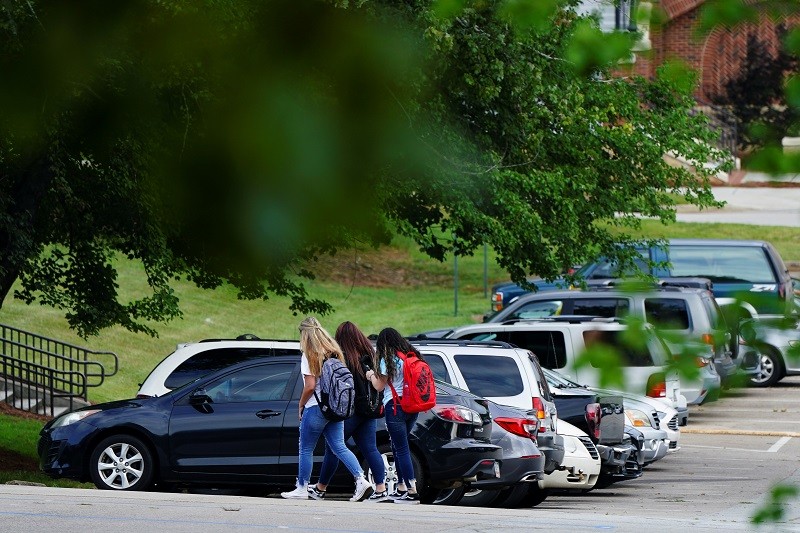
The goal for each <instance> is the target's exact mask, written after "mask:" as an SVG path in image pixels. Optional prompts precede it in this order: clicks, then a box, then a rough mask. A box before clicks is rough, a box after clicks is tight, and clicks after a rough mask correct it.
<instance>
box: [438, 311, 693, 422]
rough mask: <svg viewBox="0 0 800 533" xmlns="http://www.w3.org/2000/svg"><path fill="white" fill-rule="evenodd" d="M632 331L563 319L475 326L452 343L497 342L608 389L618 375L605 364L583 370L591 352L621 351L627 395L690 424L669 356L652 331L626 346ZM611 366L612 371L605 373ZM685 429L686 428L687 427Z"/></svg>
mask: <svg viewBox="0 0 800 533" xmlns="http://www.w3.org/2000/svg"><path fill="white" fill-rule="evenodd" d="M626 328H627V326H626V325H625V324H623V323H621V322H620V321H618V320H616V319H598V318H591V317H577V316H560V317H549V318H543V319H536V320H530V321H520V322H516V323H514V324H492V323H487V324H475V325H471V326H464V327H461V328H457V329H455V330H453V331H452V332H450V334H449V335H448V336H447V338H450V339H470V340H496V341H503V342H508V343H510V344H512V345H515V346H519V347H520V348H524V349H527V350H530V351H531V352H533V353H534V354H536V356H537V357H538V358H539V362H540V363H541V365H542V366H543V367H544V368H549V369H551V370H558V371H560V372H563V373H565V374H567V375H569V376H570V377H572V378H573V379H574V380H575V381H577V382H579V383H582V384H586V385H590V386H595V387H598V386H602V385H603V384H602V383H601V373H602V372H603V371H605V370H609V371H614V370H615V369H614V368H611V367H612V366H613V365H612V364H608V365H604V364H603V363H595V362H594V361H593V362H592V363H591V364H584V365H577V366H576V361H578V360H579V358H580V356H581V355H582V354H583V353H584V352H585V351H586V349H587V347H589V346H593V345H595V344H602V345H604V346H609V347H611V348H612V349H615V350H616V351H617V353H618V355H619V356H620V358H621V359H620V362H621V365H622V366H621V370H622V374H623V375H622V379H623V383H624V385H625V389H626V390H629V391H630V392H634V393H637V394H644V395H647V396H650V397H653V398H658V399H660V400H662V401H664V402H665V403H666V404H667V405H669V406H670V407H672V408H673V409H675V410H677V411H678V413H679V414H680V416H681V418H684V420H688V417H689V414H688V409H687V407H686V398H685V397H683V396H682V395H681V391H680V381H679V379H678V376H677V375H676V374H675V373H674V372H672V371H666V370H665V365H666V364H667V363H668V358H669V350H668V348H667V347H666V345H665V344H664V342H663V341H662V340H661V339H660V338H659V337H658V336H657V335H656V334H655V332H654V331H653V330H652V328H650V327H648V326H646V327H645V329H644V330H643V333H644V337H645V338H644V339H643V340H644V342H643V343H642V344H641V346H639V347H637V348H632V347H630V346H629V345H628V344H627V343H625V342H623V337H624V334H625V331H626ZM604 366H608V367H609V369H605V368H603V367H604ZM681 425H683V424H681Z"/></svg>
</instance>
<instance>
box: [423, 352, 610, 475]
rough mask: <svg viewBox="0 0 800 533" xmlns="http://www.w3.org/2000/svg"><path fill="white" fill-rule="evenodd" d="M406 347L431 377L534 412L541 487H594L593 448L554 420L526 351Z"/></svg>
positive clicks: (542, 379)
mask: <svg viewBox="0 0 800 533" xmlns="http://www.w3.org/2000/svg"><path fill="white" fill-rule="evenodd" d="M411 343H412V344H413V345H414V346H415V347H416V348H417V349H418V350H419V351H420V352H421V353H422V355H423V356H424V357H425V361H426V362H427V363H428V364H429V365H430V367H431V370H432V371H433V374H434V376H435V377H436V378H437V379H439V380H442V381H446V382H448V383H451V384H453V385H455V386H457V387H460V388H463V389H466V390H468V391H470V392H472V393H473V394H477V395H478V396H482V397H484V398H486V399H488V400H492V401H494V402H496V403H499V404H504V405H513V406H515V407H521V408H523V409H529V410H530V409H532V410H534V411H535V412H536V413H537V417H538V418H539V419H540V420H541V421H542V424H541V426H540V428H541V429H540V434H539V438H538V439H537V445H538V447H539V450H540V451H542V453H544V454H545V457H546V458H547V462H546V465H545V474H546V475H545V479H544V481H542V482H540V484H541V486H542V488H572V489H591V488H592V487H594V485H595V483H596V482H597V479H598V477H599V475H600V469H601V464H600V456H599V454H598V452H597V449H596V448H595V446H594V444H593V443H592V440H591V439H590V438H589V436H588V435H587V434H586V433H585V432H584V431H582V430H581V429H579V428H577V427H575V426H573V425H572V424H568V423H567V422H565V421H563V420H558V419H557V411H556V407H555V403H554V402H553V397H552V395H551V393H550V389H549V387H548V385H547V380H546V379H545V377H544V374H543V373H542V369H541V367H540V366H539V364H538V362H537V361H536V358H535V357H531V354H530V352H529V351H528V350H525V349H520V348H516V347H512V346H510V345H509V344H507V343H504V342H472V341H460V342H454V341H448V340H444V339H425V340H422V339H420V340H412V341H411ZM542 430H544V431H542ZM555 460H558V461H559V462H560V466H558V465H557V464H554V462H555ZM554 468H556V469H555V470H554Z"/></svg>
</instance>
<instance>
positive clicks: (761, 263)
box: [492, 239, 793, 315]
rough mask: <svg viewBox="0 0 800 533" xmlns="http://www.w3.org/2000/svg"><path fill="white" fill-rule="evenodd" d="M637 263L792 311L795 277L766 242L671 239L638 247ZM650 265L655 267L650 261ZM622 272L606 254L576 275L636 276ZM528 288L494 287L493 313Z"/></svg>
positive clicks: (761, 307) (761, 308) (769, 309)
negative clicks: (660, 243) (666, 242)
mask: <svg viewBox="0 0 800 533" xmlns="http://www.w3.org/2000/svg"><path fill="white" fill-rule="evenodd" d="M639 252H640V253H641V258H640V259H637V260H636V261H635V263H636V267H637V268H638V269H639V270H640V271H642V272H648V273H650V274H651V275H653V276H654V277H656V278H662V279H663V278H707V279H708V280H710V281H711V283H712V291H713V293H714V296H715V297H716V298H736V299H739V300H743V301H746V302H749V303H750V304H752V305H753V306H754V307H755V308H756V310H757V311H758V312H759V313H760V314H765V315H784V314H786V313H789V312H791V310H792V302H793V290H792V279H791V277H790V276H789V271H788V269H787V268H786V265H785V264H784V262H783V259H782V258H781V256H780V254H779V253H778V251H777V250H776V249H775V248H774V247H773V246H772V245H771V244H770V243H768V242H765V241H745V240H725V239H671V240H669V241H668V244H667V245H666V246H653V247H650V248H641V249H640V250H639ZM648 260H649V262H650V263H651V264H653V265H656V266H650V264H649V263H648ZM634 273H635V272H630V271H628V272H620V270H619V268H618V267H617V265H616V264H615V263H614V262H612V261H609V260H608V259H606V258H601V259H599V260H598V261H595V262H593V263H588V264H586V265H584V266H583V267H581V269H580V270H578V272H577V275H578V276H579V277H580V278H582V279H585V280H586V281H587V283H588V284H589V285H591V284H593V283H601V282H603V281H604V280H612V279H618V278H624V277H629V276H632V275H633V274H634ZM530 283H532V284H533V285H534V286H536V288H537V290H539V291H545V290H555V289H564V288H570V287H569V284H568V283H567V282H566V280H564V279H556V280H554V281H552V282H547V281H544V280H541V279H539V280H530ZM527 292H529V291H527V290H526V289H523V288H522V287H521V286H519V285H517V284H516V283H511V282H508V283H502V284H498V285H495V286H494V287H493V289H492V312H493V313H496V312H499V311H501V310H502V309H503V308H504V307H505V306H507V305H508V304H509V303H511V302H512V301H513V300H514V299H516V298H517V297H519V296H520V295H522V294H525V293H527Z"/></svg>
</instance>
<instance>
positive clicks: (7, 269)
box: [0, 155, 53, 308]
mask: <svg viewBox="0 0 800 533" xmlns="http://www.w3.org/2000/svg"><path fill="white" fill-rule="evenodd" d="M6 177H7V178H9V179H10V180H11V182H12V185H11V187H10V191H9V197H8V198H5V199H3V200H2V203H1V204H0V208H2V210H3V213H0V217H2V218H0V308H2V306H3V302H5V299H6V296H8V293H9V292H10V291H11V287H12V286H13V285H14V282H15V281H16V280H17V278H18V277H19V274H20V272H21V271H22V268H23V267H24V266H25V263H26V261H28V260H29V259H31V258H33V257H35V254H36V253H37V252H38V250H39V248H40V245H41V243H40V242H39V239H40V237H41V236H40V235H37V229H36V228H37V216H38V211H39V207H40V206H41V203H42V199H43V198H44V195H45V194H46V193H47V191H48V189H49V188H50V185H51V183H52V181H53V171H52V169H51V168H50V162H49V160H48V158H47V157H46V156H44V155H42V156H40V157H39V158H37V159H35V160H33V161H31V163H30V164H29V165H27V166H26V167H24V168H21V169H20V170H19V171H18V172H13V171H12V172H9V174H7V175H6Z"/></svg>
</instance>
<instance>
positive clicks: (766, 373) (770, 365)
mask: <svg viewBox="0 0 800 533" xmlns="http://www.w3.org/2000/svg"><path fill="white" fill-rule="evenodd" d="M759 356H760V357H761V371H760V372H759V373H758V374H757V375H755V376H751V377H750V385H752V386H753V387H771V386H772V385H775V384H776V383H777V382H779V381H780V380H781V379H783V373H784V370H783V359H781V356H780V354H779V353H778V351H777V350H775V348H773V347H771V346H760V347H759Z"/></svg>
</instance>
